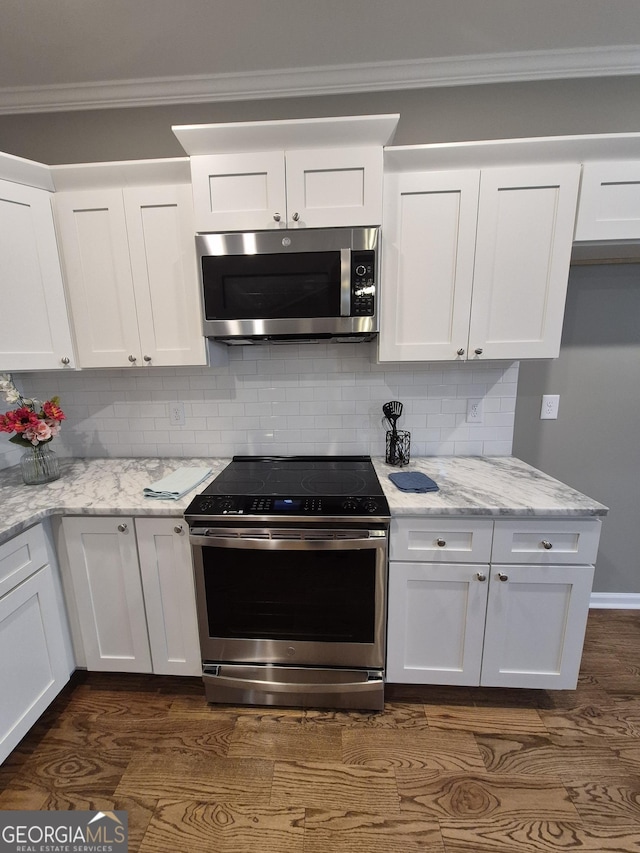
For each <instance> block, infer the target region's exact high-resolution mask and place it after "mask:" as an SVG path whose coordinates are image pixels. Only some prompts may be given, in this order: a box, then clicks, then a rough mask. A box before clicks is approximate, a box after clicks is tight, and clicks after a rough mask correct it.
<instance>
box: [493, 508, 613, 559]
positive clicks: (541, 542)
mask: <svg viewBox="0 0 640 853" xmlns="http://www.w3.org/2000/svg"><path fill="white" fill-rule="evenodd" d="M601 524H602V522H601V521H600V520H599V519H597V518H594V519H589V520H577V521H576V520H573V519H570V518H569V519H566V520H564V521H549V520H547V519H541V520H539V521H533V520H532V521H523V520H522V519H520V520H518V521H496V523H495V531H494V535H493V552H492V555H491V562H492V563H528V564H532V563H534V564H535V563H539V564H540V565H547V564H549V565H552V564H553V565H566V564H575V565H582V564H590V563H595V561H596V555H597V553H598V542H599V539H600V527H601Z"/></svg>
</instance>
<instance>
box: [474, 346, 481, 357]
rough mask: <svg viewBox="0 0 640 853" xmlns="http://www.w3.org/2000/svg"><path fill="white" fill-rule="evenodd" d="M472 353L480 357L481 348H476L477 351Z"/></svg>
mask: <svg viewBox="0 0 640 853" xmlns="http://www.w3.org/2000/svg"><path fill="white" fill-rule="evenodd" d="M474 352H475V354H476V355H482V347H478V348H477V349H474Z"/></svg>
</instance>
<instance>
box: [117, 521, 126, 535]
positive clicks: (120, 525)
mask: <svg viewBox="0 0 640 853" xmlns="http://www.w3.org/2000/svg"><path fill="white" fill-rule="evenodd" d="M127 529H128V528H127V525H126V524H125V523H124V522H123V523H122V524H119V525H118V530H119V531H120V533H126V532H127Z"/></svg>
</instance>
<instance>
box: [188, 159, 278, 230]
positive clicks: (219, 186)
mask: <svg viewBox="0 0 640 853" xmlns="http://www.w3.org/2000/svg"><path fill="white" fill-rule="evenodd" d="M191 181H192V184H193V207H194V216H195V227H196V231H263V230H265V229H266V228H278V227H285V225H286V220H287V204H286V195H285V171H284V152H282V151H262V152H250V153H240V154H206V155H196V156H194V157H191ZM276 216H278V217H279V219H276V218H275V217H276Z"/></svg>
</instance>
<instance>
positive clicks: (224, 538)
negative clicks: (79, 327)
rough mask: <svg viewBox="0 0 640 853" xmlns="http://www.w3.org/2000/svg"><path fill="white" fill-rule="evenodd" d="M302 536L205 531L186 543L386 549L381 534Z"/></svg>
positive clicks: (296, 548) (298, 548)
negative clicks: (231, 534) (231, 533)
mask: <svg viewBox="0 0 640 853" xmlns="http://www.w3.org/2000/svg"><path fill="white" fill-rule="evenodd" d="M304 533H305V531H296V532H295V535H293V536H282V535H280V536H279V535H278V531H265V532H263V534H262V535H255V534H254V535H253V536H252V535H247V533H246V531H243V532H242V535H235V536H229V535H224V534H222V533H219V532H217V531H215V530H213V531H210V530H209V529H205V530H203V531H202V532H201V533H200V532H199V533H194V532H193V531H191V533H190V535H189V541H190V543H191V544H192V545H194V546H196V547H201V548H250V549H251V550H263V551H278V550H279V551H332V550H338V551H345V550H356V549H358V550H362V549H365V548H369V549H372V550H373V549H375V548H384V547H386V545H387V535H386V532H385V531H383V530H373V531H370V534H369V536H362V534H359V535H357V536H354V537H353V538H352V537H349V536H345V535H339V534H338V535H336V534H335V533H332V534H329V535H327V536H326V538H321V537H320V536H318V534H317V532H316V531H310V533H311V534H312V535H310V536H305V535H304Z"/></svg>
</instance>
